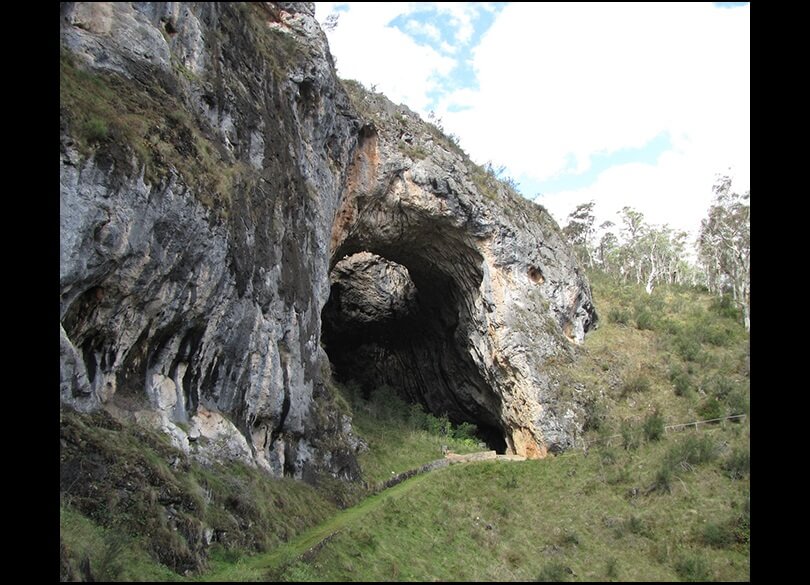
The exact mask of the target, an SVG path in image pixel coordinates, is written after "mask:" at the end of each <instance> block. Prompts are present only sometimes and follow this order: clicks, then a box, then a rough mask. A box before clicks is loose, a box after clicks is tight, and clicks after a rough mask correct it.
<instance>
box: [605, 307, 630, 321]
mask: <svg viewBox="0 0 810 585" xmlns="http://www.w3.org/2000/svg"><path fill="white" fill-rule="evenodd" d="M608 320H609V321H612V322H613V323H618V324H619V325H627V323H628V322H629V321H630V312H629V311H628V310H627V309H625V308H624V307H614V308H613V309H611V310H610V311H608Z"/></svg>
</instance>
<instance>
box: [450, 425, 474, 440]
mask: <svg viewBox="0 0 810 585" xmlns="http://www.w3.org/2000/svg"><path fill="white" fill-rule="evenodd" d="M477 432H478V427H477V426H475V425H474V424H472V423H468V422H463V423H461V424H460V425H458V426H457V427H456V428H455V429H453V437H455V438H456V439H461V440H469V441H475V440H476V439H477V438H476V435H475V434H476V433H477Z"/></svg>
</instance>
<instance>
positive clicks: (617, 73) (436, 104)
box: [316, 2, 751, 234]
mask: <svg viewBox="0 0 810 585" xmlns="http://www.w3.org/2000/svg"><path fill="white" fill-rule="evenodd" d="M330 14H338V15H339V16H338V21H337V26H336V27H335V28H334V29H333V30H330V31H327V36H328V39H329V44H330V48H331V51H332V54H333V55H334V56H335V58H336V62H337V69H338V74H339V75H340V76H341V77H343V78H346V79H355V80H357V81H360V82H361V83H363V84H364V85H365V86H366V87H371V86H375V87H376V89H377V91H381V92H383V93H384V94H385V95H386V96H388V98H390V99H391V100H392V101H394V102H397V103H403V104H405V105H407V106H408V107H410V108H411V109H413V110H415V111H417V112H419V113H420V114H422V115H423V117H425V118H427V116H428V113H429V112H434V113H435V115H436V116H437V117H438V118H439V119H440V120H441V124H442V126H443V127H444V129H445V131H446V132H448V133H453V134H456V135H457V136H458V137H459V139H460V143H461V146H462V148H464V149H465V150H466V151H467V152H468V153H469V154H470V156H471V157H472V158H473V160H475V161H476V162H478V163H480V164H484V163H486V162H491V163H492V164H493V165H494V166H495V167H500V166H503V167H505V172H504V174H505V175H507V176H510V177H512V178H514V179H515V180H516V181H517V182H518V184H519V189H520V191H521V193H522V194H523V196H524V197H527V198H529V199H533V200H535V201H537V202H538V203H540V204H541V205H543V206H544V207H546V208H547V209H548V210H549V211H550V212H551V213H552V215H554V217H555V218H556V219H557V221H558V223H560V224H561V225H564V224H565V223H566V218H567V215H568V213H570V212H571V211H572V210H573V209H574V208H575V207H576V206H577V205H578V204H580V203H585V202H588V201H594V202H595V203H596V206H595V211H596V215H597V225H598V224H599V223H601V222H602V221H605V220H610V221H613V222H615V223H618V216H617V212H618V211H619V210H620V209H621V208H622V207H624V206H630V207H633V208H634V209H636V210H638V211H641V212H642V213H644V216H645V218H646V219H647V221H648V222H650V223H653V224H658V225H663V224H667V225H669V226H670V227H673V228H675V229H682V230H685V231H688V232H690V233H692V234H695V233H696V232H697V230H698V228H699V226H700V220H701V219H702V218H703V217H705V216H706V213H707V210H708V208H709V206H710V204H711V200H712V195H713V193H712V185H713V184H714V182H715V179H716V177H717V175H718V174H725V175H730V176H731V177H732V178H733V183H732V186H733V189H734V190H736V191H739V192H743V191H746V190H749V189H750V186H749V183H750V142H751V141H750V111H751V104H750V86H751V83H750V5H749V4H748V3H745V2H722V3H721V2H718V3H710V2H701V3H691V2H685V3H681V2H672V3H637V2H631V3H602V2H597V3H576V2H563V3H551V2H520V3H509V2H377V3H375V2H359V3H356V2H343V3H335V2H317V3H316V16H317V18H318V19H319V20H320V21H321V22H324V20H325V19H326V17H327V16H328V15H330Z"/></svg>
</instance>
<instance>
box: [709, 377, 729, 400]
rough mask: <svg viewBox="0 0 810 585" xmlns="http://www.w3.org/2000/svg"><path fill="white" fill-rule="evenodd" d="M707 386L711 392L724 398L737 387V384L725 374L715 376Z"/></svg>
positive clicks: (717, 396)
mask: <svg viewBox="0 0 810 585" xmlns="http://www.w3.org/2000/svg"><path fill="white" fill-rule="evenodd" d="M706 386H707V388H708V391H709V393H710V394H712V395H714V396H715V397H716V398H717V399H718V400H724V399H725V398H726V397H727V396H728V395H729V394H731V393H732V392H733V391H734V390H736V389H737V385H736V384H735V383H734V382H733V381H732V380H730V379H728V378H726V377H724V376H714V377H713V378H712V379H711V380H710V381H709V382H708V384H707V385H706Z"/></svg>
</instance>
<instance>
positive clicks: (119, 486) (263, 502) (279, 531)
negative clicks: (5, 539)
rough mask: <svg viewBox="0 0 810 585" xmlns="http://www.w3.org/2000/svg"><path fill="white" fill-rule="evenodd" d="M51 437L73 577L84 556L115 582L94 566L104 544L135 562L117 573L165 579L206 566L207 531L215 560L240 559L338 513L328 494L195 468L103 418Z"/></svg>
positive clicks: (71, 418) (136, 430)
mask: <svg viewBox="0 0 810 585" xmlns="http://www.w3.org/2000/svg"><path fill="white" fill-rule="evenodd" d="M60 434H61V440H62V448H61V455H60V462H61V465H60V469H61V473H60V478H61V490H60V496H61V502H62V510H63V514H62V532H61V533H62V537H63V539H64V540H65V544H66V546H67V552H66V554H67V557H68V559H69V564H71V565H73V566H76V567H79V566H80V564H81V562H82V559H83V558H84V556H88V558H89V559H90V566H91V569H92V570H93V571H94V572H98V571H100V570H104V571H105V572H106V573H108V577H109V578H113V579H116V578H118V577H116V576H115V575H114V574H113V571H111V570H105V569H104V563H102V560H103V559H104V558H105V554H106V553H105V551H107V550H108V549H109V547H110V546H111V543H113V544H115V543H118V544H121V543H123V544H124V545H125V548H126V549H127V550H128V551H130V552H132V554H133V555H135V556H133V557H132V558H131V559H130V558H129V557H127V558H125V559H124V560H122V561H121V563H118V564H121V565H122V569H121V575H124V574H126V575H129V576H130V577H132V578H135V577H137V576H138V575H140V574H141V572H143V574H144V577H141V578H146V577H145V576H146V575H151V574H152V573H153V572H154V571H156V570H159V571H160V572H161V574H162V575H167V574H168V573H166V571H169V570H170V569H171V570H172V571H174V573H175V574H177V575H178V576H179V575H182V574H184V573H185V572H187V571H190V572H194V571H195V570H198V569H199V568H204V567H205V566H206V556H207V551H206V546H205V543H204V542H203V539H204V538H205V532H206V530H208V531H209V536H210V537H212V538H214V539H215V540H216V541H217V543H218V544H217V545H216V546H218V547H220V548H221V549H223V552H224V551H228V550H230V551H235V552H236V553H237V554H238V555H239V556H241V555H243V554H246V553H248V552H258V551H265V550H270V549H272V548H275V547H277V546H278V545H279V544H280V543H282V542H286V541H288V540H289V539H291V538H293V537H295V536H296V535H297V534H299V533H301V532H302V531H304V530H305V529H308V528H310V527H311V526H314V525H317V524H319V523H320V522H322V521H324V520H325V519H327V518H329V517H331V516H332V515H334V513H335V512H336V509H337V508H336V506H335V504H334V503H333V502H332V501H331V500H330V495H331V494H328V493H324V492H319V491H318V490H316V489H315V488H313V487H312V486H309V485H307V484H304V483H302V482H299V481H295V480H293V479H289V478H284V479H272V478H269V477H267V475H266V474H264V473H263V472H260V471H259V470H257V469H253V468H249V467H246V466H245V465H242V464H238V463H231V464H229V465H219V466H213V467H202V466H201V465H199V464H197V463H196V462H191V461H189V460H188V459H187V458H186V456H185V455H184V454H183V453H182V452H180V451H177V450H176V449H174V448H173V447H172V446H171V445H170V444H169V443H168V441H167V439H166V436H165V435H163V434H161V433H156V432H154V431H150V430H147V429H144V428H141V427H139V426H137V425H134V424H130V423H124V422H121V421H118V420H116V419H114V418H112V416H110V415H109V414H107V413H105V412H103V411H102V412H98V413H95V414H93V415H81V414H78V413H75V412H71V411H64V412H63V413H62V422H61V433H60ZM84 534H94V535H96V536H94V537H93V538H86V537H85V536H84ZM108 556H109V555H108ZM144 559H149V561H148V562H146V561H144ZM100 563H101V564H100ZM107 564H109V563H107ZM139 567H140V568H139ZM156 567H157V568H156ZM161 567H162V568H161ZM120 578H121V579H123V577H120Z"/></svg>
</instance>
